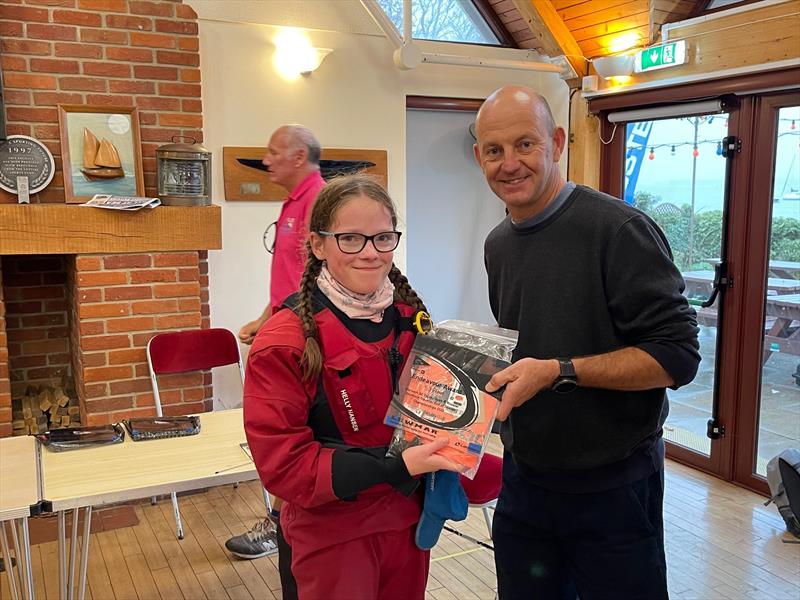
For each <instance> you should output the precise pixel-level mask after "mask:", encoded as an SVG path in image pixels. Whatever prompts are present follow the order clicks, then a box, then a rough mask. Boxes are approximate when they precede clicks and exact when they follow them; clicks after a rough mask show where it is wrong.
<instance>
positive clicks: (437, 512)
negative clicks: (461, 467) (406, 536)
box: [415, 471, 469, 550]
mask: <svg viewBox="0 0 800 600" xmlns="http://www.w3.org/2000/svg"><path fill="white" fill-rule="evenodd" d="M468 510H469V501H468V500H467V496H466V494H464V488H462V487H461V480H460V479H459V475H458V473H455V472H453V471H435V472H433V473H426V474H425V502H424V504H423V507H422V515H421V516H420V518H419V523H418V524H417V535H416V537H415V541H416V542H417V547H419V548H420V549H421V550H430V549H431V548H433V547H434V546H435V545H436V542H438V541H439V534H440V533H441V532H442V527H444V522H445V521H463V520H464V519H466V518H467V512H468Z"/></svg>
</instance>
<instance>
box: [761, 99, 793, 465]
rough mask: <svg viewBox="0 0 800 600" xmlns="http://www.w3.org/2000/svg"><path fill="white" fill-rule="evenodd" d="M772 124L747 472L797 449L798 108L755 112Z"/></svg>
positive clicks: (767, 108) (769, 107) (768, 105)
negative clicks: (753, 428) (754, 417)
mask: <svg viewBox="0 0 800 600" xmlns="http://www.w3.org/2000/svg"><path fill="white" fill-rule="evenodd" d="M761 110H762V111H763V112H768V113H769V114H767V115H765V117H766V118H768V119H769V120H770V121H771V124H772V125H773V127H772V131H773V132H774V133H773V135H772V139H771V142H772V144H773V146H774V158H773V160H772V164H771V165H770V169H771V171H772V186H771V190H772V195H771V200H772V206H771V216H770V220H769V232H770V233H769V246H768V248H769V249H768V255H767V257H768V258H767V261H768V262H767V273H766V277H764V278H763V279H762V281H763V284H762V290H763V296H764V298H765V302H764V319H763V327H762V329H761V330H760V332H761V333H762V344H761V350H762V351H761V357H760V358H761V375H760V385H759V386H758V390H757V393H758V407H759V410H758V429H757V432H756V438H757V439H756V444H755V445H754V446H755V450H756V452H755V456H754V457H752V459H750V462H749V466H750V467H751V472H752V471H753V470H754V472H755V473H756V474H757V475H760V476H762V477H763V476H765V475H766V465H767V462H768V461H769V459H770V458H772V457H773V456H775V455H776V454H778V453H780V452H781V451H782V450H785V449H786V448H797V447H799V446H800V145H798V144H800V106H782V107H781V106H772V105H771V103H764V104H763V106H762V109H761Z"/></svg>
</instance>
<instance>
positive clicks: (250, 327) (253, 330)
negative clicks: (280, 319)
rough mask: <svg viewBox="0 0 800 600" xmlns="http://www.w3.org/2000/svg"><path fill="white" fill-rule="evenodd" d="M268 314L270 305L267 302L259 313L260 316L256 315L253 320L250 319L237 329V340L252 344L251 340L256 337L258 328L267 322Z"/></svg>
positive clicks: (270, 308) (270, 313)
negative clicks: (265, 306)
mask: <svg viewBox="0 0 800 600" xmlns="http://www.w3.org/2000/svg"><path fill="white" fill-rule="evenodd" d="M270 315H272V307H271V306H270V305H269V304H267V308H265V309H264V312H262V313H261V316H260V317H258V318H257V319H256V320H255V321H250V322H249V323H247V324H246V325H244V326H243V327H242V328H241V329H240V330H239V341H240V342H242V343H243V344H247V345H248V346H249V345H250V344H252V343H253V340H254V339H256V334H257V333H258V330H259V329H261V326H262V325H263V324H264V323H266V322H267V319H269V317H270Z"/></svg>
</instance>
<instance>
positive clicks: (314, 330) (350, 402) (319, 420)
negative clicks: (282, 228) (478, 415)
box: [244, 175, 459, 600]
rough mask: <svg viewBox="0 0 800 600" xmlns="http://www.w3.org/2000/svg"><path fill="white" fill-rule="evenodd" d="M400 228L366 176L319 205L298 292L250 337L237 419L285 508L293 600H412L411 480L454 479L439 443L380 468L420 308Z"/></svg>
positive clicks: (417, 583) (418, 558) (415, 509)
mask: <svg viewBox="0 0 800 600" xmlns="http://www.w3.org/2000/svg"><path fill="white" fill-rule="evenodd" d="M396 226H397V216H396V213H395V209H394V205H393V204H392V201H391V199H390V198H389V196H388V195H387V194H386V192H385V191H384V190H383V188H382V187H381V186H380V185H378V184H377V183H376V182H374V181H373V180H372V179H370V178H369V177H367V176H364V175H354V176H351V177H343V178H340V179H337V180H334V181H332V182H331V183H329V184H328V185H327V186H326V187H325V188H323V190H322V191H321V192H320V194H319V196H318V197H317V201H316V203H315V204H314V209H313V211H312V214H311V221H310V224H309V230H310V232H311V233H310V237H309V241H308V243H307V247H308V260H307V262H306V266H305V271H304V273H303V278H302V280H301V283H300V291H299V292H298V293H297V294H295V295H294V296H291V297H290V298H289V299H288V300H287V301H286V302H285V303H284V308H283V309H282V310H280V311H279V312H278V313H277V314H275V315H274V316H273V317H272V318H271V319H270V320H269V321H268V322H267V323H266V325H264V327H262V329H261V330H260V331H259V333H258V336H257V337H256V339H255V342H254V343H253V348H252V350H251V351H250V356H249V358H248V363H247V377H246V378H245V393H244V396H245V398H244V418H245V430H246V432H247V439H248V442H249V444H250V448H251V450H252V453H253V458H254V460H255V464H256V467H257V468H258V472H259V475H260V477H261V481H262V482H263V484H264V486H265V487H266V488H267V489H268V490H269V491H270V492H271V493H273V494H275V495H277V496H279V497H280V498H283V499H285V501H286V503H287V504H286V505H284V508H283V510H282V511H281V530H282V533H283V535H284V536H285V538H286V540H287V541H288V543H289V544H290V546H291V570H292V573H293V574H294V577H295V579H296V582H297V591H298V597H299V600H322V599H325V600H328V599H330V600H334V599H341V600H362V599H363V600H373V599H377V598H380V599H381V600H390V599H394V598H397V599H400V598H403V599H422V598H424V596H425V585H426V582H427V578H428V560H429V555H428V552H423V551H421V550H419V549H418V548H417V547H416V545H415V543H414V532H415V528H416V525H417V522H418V520H419V516H420V511H421V504H422V496H421V492H420V491H418V490H416V489H415V488H416V485H415V484H416V481H415V479H414V478H415V476H417V475H420V474H423V473H427V472H431V471H436V470H439V469H448V470H453V471H456V470H459V467H458V466H457V465H455V464H454V463H452V462H450V461H449V460H447V459H446V458H444V457H442V456H439V455H437V454H435V452H436V451H437V450H440V449H441V448H443V447H444V446H445V445H446V440H437V441H436V442H431V443H428V444H424V445H421V446H417V447H414V448H408V449H406V450H405V451H403V453H402V455H401V456H400V457H386V447H387V445H388V444H389V441H390V439H391V436H392V429H391V428H389V427H388V426H386V425H384V424H383V417H384V415H385V414H386V410H387V408H388V406H389V402H390V400H391V397H392V392H393V389H395V388H396V383H397V380H398V378H399V375H400V372H401V371H402V368H403V364H404V362H405V357H407V356H408V353H409V350H410V348H411V345H412V344H413V341H414V333H413V330H412V325H411V322H412V317H413V316H414V315H415V314H416V312H417V311H418V310H424V309H425V306H424V304H423V303H422V301H421V300H420V298H419V297H418V296H417V294H416V292H414V290H413V289H412V288H411V286H410V285H409V284H408V280H407V279H406V278H405V276H404V275H403V274H402V273H401V272H400V270H399V269H398V268H397V267H395V266H394V264H393V262H392V256H393V251H394V250H395V248H397V245H398V243H399V241H400V232H399V231H397V230H396Z"/></svg>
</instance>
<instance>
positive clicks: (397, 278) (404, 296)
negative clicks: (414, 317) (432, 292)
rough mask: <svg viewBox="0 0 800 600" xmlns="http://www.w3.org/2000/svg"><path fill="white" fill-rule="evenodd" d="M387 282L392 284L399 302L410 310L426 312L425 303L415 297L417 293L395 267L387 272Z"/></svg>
mask: <svg viewBox="0 0 800 600" xmlns="http://www.w3.org/2000/svg"><path fill="white" fill-rule="evenodd" d="M389 281H391V282H392V283H393V284H394V291H395V295H396V296H397V298H398V299H399V300H401V301H402V302H405V303H406V304H408V305H409V306H411V307H412V308H416V309H417V310H424V311H425V312H428V309H427V308H426V307H425V303H424V302H423V301H422V298H420V297H419V296H418V295H417V292H415V291H414V288H412V287H411V284H409V283H408V279H406V276H405V275H403V273H402V272H401V271H400V269H398V268H397V267H396V266H395V265H392V270H391V271H389Z"/></svg>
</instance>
